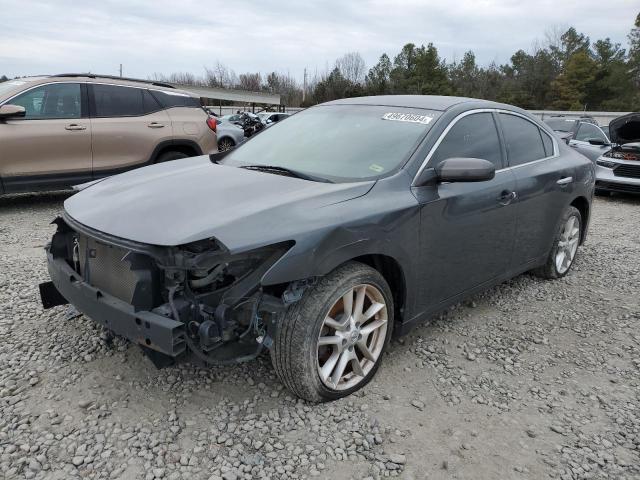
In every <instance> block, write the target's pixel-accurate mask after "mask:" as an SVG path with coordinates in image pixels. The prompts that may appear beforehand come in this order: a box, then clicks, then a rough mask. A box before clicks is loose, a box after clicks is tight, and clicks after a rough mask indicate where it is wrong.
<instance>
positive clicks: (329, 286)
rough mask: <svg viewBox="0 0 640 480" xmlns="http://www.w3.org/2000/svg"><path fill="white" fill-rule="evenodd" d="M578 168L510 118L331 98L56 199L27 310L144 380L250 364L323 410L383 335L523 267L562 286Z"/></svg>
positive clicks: (465, 108) (500, 110)
mask: <svg viewBox="0 0 640 480" xmlns="http://www.w3.org/2000/svg"><path fill="white" fill-rule="evenodd" d="M594 170H595V165H594V164H593V162H591V161H589V160H588V159H587V158H585V157H584V156H583V155H580V154H578V153H577V152H576V151H574V150H573V149H571V148H569V147H568V146H567V145H566V144H564V143H563V142H560V141H558V139H557V138H556V137H555V136H554V135H553V132H552V131H551V129H549V128H548V127H547V126H546V125H544V124H543V123H541V122H540V121H539V120H538V119H536V118H534V117H532V116H531V115H530V114H528V113H527V112H525V111H524V110H521V109H519V108H516V107H513V106H510V105H504V104H499V103H494V102H488V101H483V100H472V99H468V98H457V97H441V96H412V95H399V96H377V97H361V98H348V99H343V100H337V101H333V102H329V103H325V104H322V105H319V106H315V107H311V108H308V109H306V110H304V111H302V112H300V113H297V114H296V115H293V116H291V118H289V119H287V121H285V122H278V123H277V124H276V125H274V126H273V127H270V128H267V129H265V130H264V131H263V132H261V133H260V134H259V135H256V136H255V137H254V138H253V139H252V140H251V141H250V142H246V143H244V144H243V145H241V146H240V147H238V148H235V149H234V150H232V151H231V152H229V153H228V154H223V155H211V156H202V157H195V158H191V159H187V160H184V161H180V162H167V163H163V164H157V165H152V166H149V167H145V168H140V169H137V170H134V171H131V172H128V173H125V174H123V175H117V176H115V177H111V178H108V179H106V180H104V181H102V182H100V183H97V184H94V185H92V186H89V187H88V188H86V189H85V190H82V191H81V192H79V193H78V194H76V195H73V196H72V197H70V198H68V199H67V200H66V201H65V204H64V213H63V216H62V217H59V218H57V219H56V220H55V222H54V223H55V224H56V225H57V227H58V229H57V232H56V233H55V235H54V237H53V239H52V241H51V243H50V244H49V245H48V246H47V247H46V252H47V261H48V266H49V274H50V276H51V282H47V283H43V284H41V285H40V292H41V297H42V300H43V306H45V307H47V308H49V307H53V306H55V305H61V304H65V303H68V302H70V303H72V304H74V305H75V306H76V307H77V308H78V310H80V311H81V312H82V313H84V314H86V315H87V316H88V317H89V318H92V319H93V320H95V321H96V322H98V323H100V324H101V325H103V326H105V327H106V328H108V329H109V330H112V331H114V332H115V333H116V334H119V335H121V336H124V337H125V338H128V339H129V340H131V341H132V342H136V343H138V344H140V345H141V346H142V347H143V351H144V352H145V353H146V354H147V356H148V357H149V358H150V359H151V360H152V361H153V362H155V363H156V365H158V366H162V365H168V364H171V363H173V362H177V361H197V362H199V363H205V364H214V365H218V366H219V368H224V366H226V365H229V364H230V363H233V362H244V361H247V360H250V359H254V358H257V357H258V356H259V355H260V354H261V353H262V352H263V351H264V350H265V349H267V350H270V352H271V359H272V362H273V364H274V370H275V373H276V374H277V375H278V377H279V378H280V380H281V381H282V382H283V383H284V385H285V386H286V387H287V388H288V389H289V390H290V391H291V392H293V393H294V394H295V395H297V396H299V397H301V398H304V399H306V400H310V401H327V400H334V399H337V398H339V397H344V396H346V395H349V394H351V393H353V392H355V391H356V390H358V389H360V388H362V387H363V386H365V385H366V384H367V383H368V382H369V381H370V380H371V379H372V378H373V376H374V375H375V373H376V370H377V369H378V367H379V366H380V363H381V362H382V361H383V360H384V358H385V355H384V351H385V349H386V348H387V346H388V344H389V341H390V339H391V337H392V336H393V335H401V334H403V333H406V332H408V331H409V330H410V329H411V328H412V327H413V326H415V325H416V324H418V323H420V322H422V321H427V320H430V319H431V318H433V315H434V314H435V313H436V312H439V311H442V310H444V309H446V308H448V307H449V306H451V305H453V304H455V303H457V302H459V301H461V300H462V299H464V298H466V297H468V296H469V295H473V294H475V293H477V292H479V291H481V290H484V289H487V288H489V287H491V286H493V285H496V284H499V283H500V282H503V281H505V280H508V279H510V278H512V277H514V276H516V275H519V274H521V273H523V272H526V271H530V270H533V271H534V272H535V273H536V274H537V275H539V276H541V277H543V278H549V279H554V278H560V277H563V276H564V275H567V274H568V273H569V272H570V269H571V266H572V264H573V262H574V259H575V258H576V254H577V252H578V250H579V246H580V245H581V244H582V242H583V241H584V239H585V236H586V235H587V226H588V224H589V212H590V210H591V198H592V196H593V190H594Z"/></svg>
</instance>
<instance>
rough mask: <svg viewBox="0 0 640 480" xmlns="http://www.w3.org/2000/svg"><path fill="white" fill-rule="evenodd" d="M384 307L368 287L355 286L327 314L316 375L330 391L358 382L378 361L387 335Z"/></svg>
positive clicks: (381, 300) (386, 319)
mask: <svg viewBox="0 0 640 480" xmlns="http://www.w3.org/2000/svg"><path fill="white" fill-rule="evenodd" d="M387 323H388V315H387V305H386V302H385V299H384V296H383V295H382V292H380V290H378V289H377V288H376V287H374V286H373V285H370V284H362V285H356V286H355V287H353V288H350V289H349V290H348V291H347V292H345V293H344V294H343V295H342V297H340V298H339V299H338V300H336V301H335V303H334V304H333V306H332V307H331V308H330V309H329V311H328V312H327V315H326V316H325V319H324V321H323V323H322V327H321V328H320V335H319V338H318V374H319V375H320V379H321V380H322V383H323V384H324V385H325V386H326V387H328V388H330V389H333V390H347V389H349V388H352V387H354V386H356V385H358V383H360V382H361V381H362V380H364V378H365V377H366V376H367V375H368V374H369V372H370V371H371V369H372V368H373V367H374V366H375V364H376V362H377V361H378V359H379V357H380V354H381V353H382V349H383V347H384V343H385V338H386V336H387Z"/></svg>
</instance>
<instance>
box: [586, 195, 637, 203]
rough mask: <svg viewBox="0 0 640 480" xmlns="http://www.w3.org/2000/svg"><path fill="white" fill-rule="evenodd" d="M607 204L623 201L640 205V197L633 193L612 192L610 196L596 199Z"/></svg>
mask: <svg viewBox="0 0 640 480" xmlns="http://www.w3.org/2000/svg"><path fill="white" fill-rule="evenodd" d="M596 198H597V199H599V200H604V201H605V202H611V201H623V202H625V203H630V204H636V205H640V195H638V194H633V193H621V192H611V193H610V194H609V195H601V196H598V197H596Z"/></svg>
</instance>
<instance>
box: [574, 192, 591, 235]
mask: <svg viewBox="0 0 640 480" xmlns="http://www.w3.org/2000/svg"><path fill="white" fill-rule="evenodd" d="M571 206H572V207H575V208H577V209H578V211H579V212H580V216H581V217H582V231H581V232H580V243H581V244H582V242H584V239H585V233H586V231H587V224H588V223H589V202H588V201H587V199H586V198H584V197H577V198H576V199H575V200H574V201H573V202H571Z"/></svg>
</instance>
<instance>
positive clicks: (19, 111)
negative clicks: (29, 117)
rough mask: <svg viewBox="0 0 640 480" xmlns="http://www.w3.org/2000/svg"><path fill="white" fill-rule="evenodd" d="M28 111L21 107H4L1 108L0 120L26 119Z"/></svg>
mask: <svg viewBox="0 0 640 480" xmlns="http://www.w3.org/2000/svg"><path fill="white" fill-rule="evenodd" d="M26 114H27V111H26V110H25V109H24V107H21V106H20V105H10V104H8V105H2V106H1V107H0V119H3V118H12V117H24V116H25V115H26Z"/></svg>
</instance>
